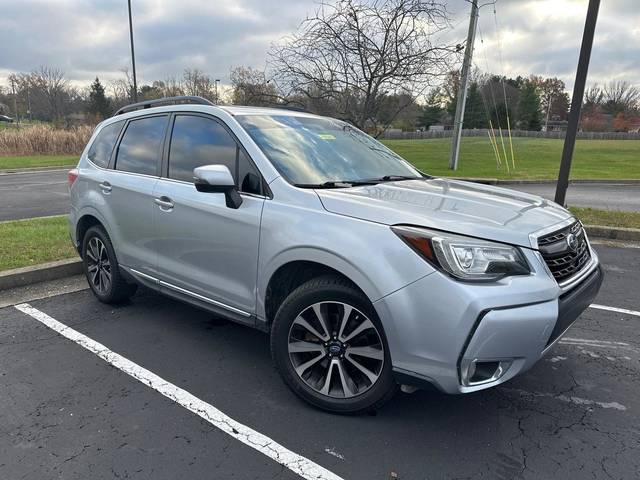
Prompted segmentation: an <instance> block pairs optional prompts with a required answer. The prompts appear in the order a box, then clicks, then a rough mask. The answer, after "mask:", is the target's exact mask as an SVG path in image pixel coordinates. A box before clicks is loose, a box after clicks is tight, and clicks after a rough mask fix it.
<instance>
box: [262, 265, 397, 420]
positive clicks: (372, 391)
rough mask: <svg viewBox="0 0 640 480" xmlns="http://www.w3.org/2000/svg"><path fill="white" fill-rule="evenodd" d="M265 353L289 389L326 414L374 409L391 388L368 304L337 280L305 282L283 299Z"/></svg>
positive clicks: (383, 349)
mask: <svg viewBox="0 0 640 480" xmlns="http://www.w3.org/2000/svg"><path fill="white" fill-rule="evenodd" d="M271 353H272V356H273V359H274V361H275V364H276V368H277V369H278V371H279V372H280V374H281V375H282V377H283V379H284V381H285V383H286V384H287V385H288V386H289V388H291V390H293V391H294V392H295V393H296V394H297V395H298V396H300V397H301V398H303V399H304V400H306V401H307V402H309V403H311V404H313V405H315V406H316V407H319V408H322V409H324V410H328V411H331V412H336V413H360V412H364V411H368V410H375V409H378V408H380V407H381V406H382V404H383V403H384V402H386V401H387V400H388V399H389V398H391V396H392V395H393V394H394V393H395V391H396V388H397V387H396V384H395V381H394V379H393V375H392V371H391V359H390V356H389V348H388V346H387V341H386V338H385V336H384V331H383V329H382V325H381V323H380V320H379V319H378V316H377V315H376V312H375V310H374V308H373V306H372V305H371V302H369V300H368V299H367V298H366V296H364V295H363V294H362V293H361V292H360V291H359V290H357V289H356V288H354V287H353V286H352V285H351V284H350V283H349V282H347V281H346V280H344V279H342V278H340V277H337V276H325V277H320V278H317V279H313V280H310V281H308V282H307V283H305V284H303V285H301V286H300V287H298V288H297V289H296V290H294V291H293V292H292V293H291V294H290V295H289V296H288V297H287V298H286V299H285V301H284V302H283V303H282V305H281V306H280V308H279V310H278V313H277V314H276V318H275V320H274V323H273V328H272V330H271Z"/></svg>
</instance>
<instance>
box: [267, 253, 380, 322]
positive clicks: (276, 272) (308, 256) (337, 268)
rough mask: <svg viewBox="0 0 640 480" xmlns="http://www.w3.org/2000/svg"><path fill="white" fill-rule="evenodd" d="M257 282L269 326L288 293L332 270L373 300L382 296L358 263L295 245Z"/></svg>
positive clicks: (271, 263) (331, 272) (279, 257)
mask: <svg viewBox="0 0 640 480" xmlns="http://www.w3.org/2000/svg"><path fill="white" fill-rule="evenodd" d="M263 272H264V274H263V275H262V276H261V277H260V279H259V284H258V319H259V322H264V324H265V326H266V328H267V329H268V328H269V326H270V325H271V322H272V321H273V318H274V316H275V313H276V312H277V309H278V307H279V305H280V304H281V303H282V301H283V300H284V299H285V298H286V296H287V295H288V294H289V293H290V292H292V291H293V290H295V289H296V288H297V287H298V286H300V285H302V284H303V283H304V282H306V281H308V280H310V279H312V278H316V277H318V276H322V275H327V274H333V275H336V276H339V277H341V278H344V279H345V280H347V281H348V282H349V283H351V284H352V285H353V286H354V288H356V289H357V290H359V291H361V292H362V293H363V294H364V295H365V296H366V297H367V298H368V299H369V301H370V302H371V303H373V302H375V301H376V300H377V299H379V298H380V297H381V295H380V292H379V291H378V289H377V288H376V287H375V285H374V284H373V283H372V282H371V281H370V280H369V279H368V278H367V276H366V275H365V274H364V272H362V271H361V270H360V269H359V268H358V267H356V266H355V265H352V264H351V263H350V262H348V261H347V260H346V259H344V258H342V257H340V256H338V255H336V254H333V253H330V252H327V251H320V250H316V249H308V248H301V249H294V250H289V251H287V252H285V253H283V254H281V255H279V256H278V257H277V258H276V259H274V261H272V262H270V264H269V266H268V267H267V268H266V269H263Z"/></svg>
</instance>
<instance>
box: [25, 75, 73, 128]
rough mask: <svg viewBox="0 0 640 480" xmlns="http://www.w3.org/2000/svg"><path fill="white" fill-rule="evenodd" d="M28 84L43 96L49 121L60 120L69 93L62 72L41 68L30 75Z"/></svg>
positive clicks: (67, 83) (66, 81) (67, 84)
mask: <svg viewBox="0 0 640 480" xmlns="http://www.w3.org/2000/svg"><path fill="white" fill-rule="evenodd" d="M30 82H31V85H32V88H34V89H35V90H38V91H39V92H41V93H42V94H43V95H44V98H45V99H46V102H47V108H48V115H49V117H50V119H51V120H58V119H60V118H61V117H62V116H63V114H64V100H65V97H68V96H69V93H71V92H70V90H71V89H70V88H69V82H68V80H67V79H66V78H65V75H64V72H63V71H62V70H60V69H58V68H54V67H47V66H41V67H40V68H39V69H38V70H35V71H34V72H33V73H32V74H31V79H30Z"/></svg>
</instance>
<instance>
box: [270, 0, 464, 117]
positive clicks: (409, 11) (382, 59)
mask: <svg viewBox="0 0 640 480" xmlns="http://www.w3.org/2000/svg"><path fill="white" fill-rule="evenodd" d="M448 28H450V24H449V17H448V12H447V10H446V7H445V4H444V2H442V1H431V0H430V1H425V0H378V1H375V2H367V1H364V0H338V1H337V2H336V3H335V4H334V3H332V4H329V3H325V2H323V3H321V4H320V6H319V8H318V10H317V11H316V13H315V15H313V16H312V17H309V18H307V19H306V20H305V21H304V22H302V24H301V25H300V27H299V28H298V31H297V32H296V33H294V34H293V35H292V36H290V37H288V38H286V39H285V40H284V41H283V42H282V43H281V44H279V45H276V46H275V47H273V49H272V50H271V52H270V56H269V66H270V68H271V70H272V71H273V72H274V79H275V80H276V81H277V83H278V86H279V87H280V88H281V89H282V90H283V91H284V92H286V93H287V94H288V95H294V96H295V95H302V96H303V97H306V98H308V99H311V100H314V101H319V100H326V99H330V100H331V101H332V102H333V103H334V104H335V106H336V108H337V110H338V114H339V115H340V116H341V117H342V118H344V119H346V120H348V121H350V122H351V123H353V124H354V125H356V126H358V127H360V128H367V129H368V130H375V129H377V128H378V126H379V125H378V120H377V118H378V115H377V114H378V112H379V110H380V108H381V106H382V104H383V103H384V99H385V98H386V96H387V95H389V94H396V93H398V94H399V93H406V92H407V91H408V92H411V93H412V95H413V96H414V97H416V96H419V95H420V94H422V93H423V92H425V91H426V89H427V88H428V87H430V86H433V85H435V84H436V83H437V82H438V81H439V80H440V79H441V78H442V77H443V76H444V75H445V74H446V73H447V72H448V71H449V70H450V62H451V60H453V58H454V56H455V52H456V49H455V46H454V45H443V44H438V43H436V35H437V34H438V33H439V32H442V31H444V30H446V29H448ZM402 105H404V106H405V107H406V103H404V102H403V103H402ZM402 108H404V107H403V106H401V107H400V109H402ZM397 113H399V111H398V112H396V113H395V114H394V115H391V120H392V119H393V118H394V117H395V115H397Z"/></svg>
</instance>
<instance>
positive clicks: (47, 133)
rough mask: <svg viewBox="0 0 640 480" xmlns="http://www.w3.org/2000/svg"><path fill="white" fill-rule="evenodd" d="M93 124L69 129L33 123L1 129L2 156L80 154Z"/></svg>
mask: <svg viewBox="0 0 640 480" xmlns="http://www.w3.org/2000/svg"><path fill="white" fill-rule="evenodd" d="M93 128H94V127H93V126H89V125H81V126H77V127H71V128H68V129H61V128H53V127H51V126H50V125H33V126H26V127H23V128H5V129H2V130H0V156H19V155H79V154H80V153H82V150H83V149H84V147H85V145H86V144H87V142H88V141H89V138H90V137H91V133H92V132H93Z"/></svg>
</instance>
